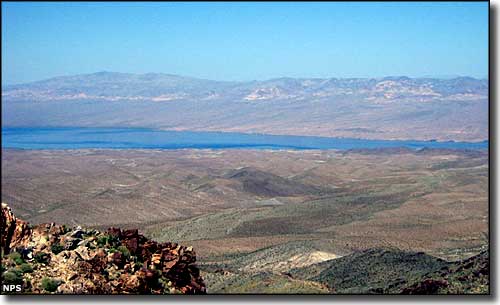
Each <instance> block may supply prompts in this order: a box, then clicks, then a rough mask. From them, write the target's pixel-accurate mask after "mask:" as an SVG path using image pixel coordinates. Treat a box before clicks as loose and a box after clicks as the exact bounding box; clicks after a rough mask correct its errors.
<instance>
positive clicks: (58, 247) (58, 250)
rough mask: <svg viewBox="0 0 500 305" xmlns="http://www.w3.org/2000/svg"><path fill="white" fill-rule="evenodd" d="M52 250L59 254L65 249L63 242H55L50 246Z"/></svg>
mask: <svg viewBox="0 0 500 305" xmlns="http://www.w3.org/2000/svg"><path fill="white" fill-rule="evenodd" d="M50 250H51V251H52V253H54V254H59V253H61V251H62V250H64V247H63V246H62V245H61V244H53V245H52V246H51V247H50Z"/></svg>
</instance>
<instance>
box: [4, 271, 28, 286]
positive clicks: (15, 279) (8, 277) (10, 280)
mask: <svg viewBox="0 0 500 305" xmlns="http://www.w3.org/2000/svg"><path fill="white" fill-rule="evenodd" d="M2 280H3V281H2V282H3V283H4V284H9V285H18V284H22V283H23V277H22V276H21V275H19V274H18V273H17V272H15V271H7V272H5V273H4V274H3V279H2Z"/></svg>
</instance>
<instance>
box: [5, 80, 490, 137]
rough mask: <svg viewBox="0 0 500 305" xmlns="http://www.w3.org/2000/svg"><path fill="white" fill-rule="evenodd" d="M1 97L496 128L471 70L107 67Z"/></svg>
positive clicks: (61, 121) (96, 108) (363, 130)
mask: <svg viewBox="0 0 500 305" xmlns="http://www.w3.org/2000/svg"><path fill="white" fill-rule="evenodd" d="M2 100H3V106H4V112H3V114H2V119H3V122H4V123H3V124H4V125H5V126H34V125H36V126H103V127H104V126H130V127H139V126H140V127H151V128H163V129H176V130H211V131H215V130H217V131H238V132H261V133H270V134H297V135H320V136H334V137H360V138H378V139H396V138H397V139H409V138H411V139H438V140H484V139H486V138H487V134H488V81H487V80H480V79H475V78H471V77H457V78H452V79H433V78H408V77H404V76H401V77H385V78H345V79H337V78H330V79H319V78H277V79H271V80H266V81H251V82H225V81H212V80H203V79H197V78H189V77H183V76H177V75H170V74H157V73H148V74H140V75H139V74H128V73H114V72H98V73H94V74H85V75H76V76H67V77H56V78H51V79H48V80H43V81H38V82H33V83H27V84H19V85H9V86H4V87H3V88H2ZM70 102H71V103H70ZM103 102H106V103H103Z"/></svg>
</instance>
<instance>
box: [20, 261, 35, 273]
mask: <svg viewBox="0 0 500 305" xmlns="http://www.w3.org/2000/svg"><path fill="white" fill-rule="evenodd" d="M19 269H21V272H22V273H31V272H33V267H31V265H30V264H27V263H24V264H21V266H19Z"/></svg>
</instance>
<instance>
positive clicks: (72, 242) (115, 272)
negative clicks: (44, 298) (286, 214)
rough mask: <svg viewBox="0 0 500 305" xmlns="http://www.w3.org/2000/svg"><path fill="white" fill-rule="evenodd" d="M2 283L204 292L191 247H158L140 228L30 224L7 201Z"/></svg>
mask: <svg viewBox="0 0 500 305" xmlns="http://www.w3.org/2000/svg"><path fill="white" fill-rule="evenodd" d="M1 233H2V236H1V248H2V270H1V272H2V283H3V284H11V285H22V292H21V293H34V294H38V293H60V294H170V293H182V294H203V293H206V289H205V284H204V282H203V279H202V278H201V276H200V273H199V270H198V268H197V267H196V265H195V261H196V256H195V252H194V251H193V250H192V248H191V247H185V246H181V245H177V244H175V243H168V242H167V243H158V242H155V241H152V240H149V239H147V238H146V237H144V236H143V235H141V234H139V232H138V230H121V229H118V228H110V229H108V231H107V232H99V231H97V230H90V229H83V228H81V227H76V228H69V227H66V226H64V225H56V224H54V223H51V224H40V225H35V226H31V225H29V224H28V223H27V222H25V221H22V220H20V219H17V218H16V217H15V216H14V214H13V213H12V211H11V209H10V208H9V207H8V206H7V205H6V204H4V203H2V213H1Z"/></svg>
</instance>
